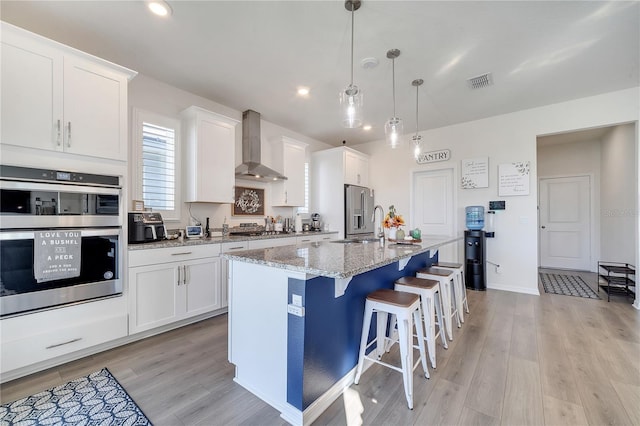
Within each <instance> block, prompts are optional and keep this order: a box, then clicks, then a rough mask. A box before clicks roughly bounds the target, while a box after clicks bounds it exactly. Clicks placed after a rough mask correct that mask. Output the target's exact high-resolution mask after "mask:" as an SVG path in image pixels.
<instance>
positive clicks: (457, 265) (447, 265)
mask: <svg viewBox="0 0 640 426" xmlns="http://www.w3.org/2000/svg"><path fill="white" fill-rule="evenodd" d="M431 266H432V267H435V268H438V267H440V268H453V269H458V268H462V263H452V262H436V263H434V264H433V265H431Z"/></svg>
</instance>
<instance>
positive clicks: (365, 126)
mask: <svg viewBox="0 0 640 426" xmlns="http://www.w3.org/2000/svg"><path fill="white" fill-rule="evenodd" d="M362 130H366V131H369V130H371V124H365V125H364V126H362Z"/></svg>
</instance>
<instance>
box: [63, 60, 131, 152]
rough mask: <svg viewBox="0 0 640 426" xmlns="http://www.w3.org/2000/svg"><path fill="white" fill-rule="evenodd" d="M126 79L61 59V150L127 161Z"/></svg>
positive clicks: (88, 62) (90, 66)
mask: <svg viewBox="0 0 640 426" xmlns="http://www.w3.org/2000/svg"><path fill="white" fill-rule="evenodd" d="M126 105H127V80H126V78H123V77H122V76H121V75H119V74H116V73H114V72H112V71H109V70H106V69H104V68H103V67H101V66H99V65H98V64H95V63H92V62H90V61H86V60H82V59H80V58H74V57H72V56H66V57H65V60H64V141H63V143H64V149H65V151H67V152H71V153H74V154H81V155H90V156H93V157H100V158H110V159H114V160H126V159H127V142H126V129H127V109H126Z"/></svg>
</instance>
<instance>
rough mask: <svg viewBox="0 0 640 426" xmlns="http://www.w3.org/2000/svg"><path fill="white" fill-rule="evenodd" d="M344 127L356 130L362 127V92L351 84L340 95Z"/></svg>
mask: <svg viewBox="0 0 640 426" xmlns="http://www.w3.org/2000/svg"><path fill="white" fill-rule="evenodd" d="M340 108H341V116H342V126H343V127H347V128H349V129H355V128H357V127H360V126H362V92H361V91H360V89H358V86H356V85H353V84H350V85H348V86H347V88H346V89H344V90H343V91H342V92H341V93H340Z"/></svg>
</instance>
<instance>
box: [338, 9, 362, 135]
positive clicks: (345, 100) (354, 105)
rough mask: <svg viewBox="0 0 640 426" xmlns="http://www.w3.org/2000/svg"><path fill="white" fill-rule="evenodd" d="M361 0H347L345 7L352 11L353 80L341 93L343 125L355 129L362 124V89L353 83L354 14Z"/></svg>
mask: <svg viewBox="0 0 640 426" xmlns="http://www.w3.org/2000/svg"><path fill="white" fill-rule="evenodd" d="M360 4H361V1H360V0H347V1H345V2H344V7H345V9H347V10H348V11H350V12H351V82H350V83H349V85H348V86H347V88H346V89H344V90H343V91H342V92H341V93H340V109H341V116H342V125H343V126H344V127H347V128H350V129H353V128H357V127H360V126H362V91H361V90H360V89H358V86H356V85H355V84H353V15H354V12H355V11H356V10H358V9H360Z"/></svg>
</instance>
